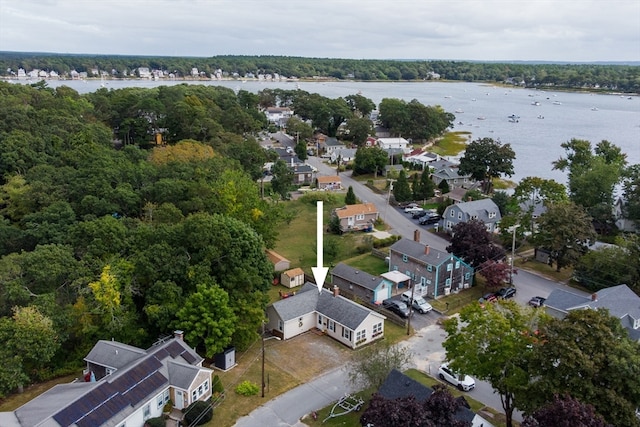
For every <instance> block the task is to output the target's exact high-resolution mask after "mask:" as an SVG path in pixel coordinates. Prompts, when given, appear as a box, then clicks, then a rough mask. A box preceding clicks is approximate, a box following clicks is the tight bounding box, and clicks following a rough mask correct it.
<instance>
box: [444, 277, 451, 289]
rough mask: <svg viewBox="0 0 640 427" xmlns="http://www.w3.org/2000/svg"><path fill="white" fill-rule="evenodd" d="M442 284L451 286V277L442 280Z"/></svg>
mask: <svg viewBox="0 0 640 427" xmlns="http://www.w3.org/2000/svg"><path fill="white" fill-rule="evenodd" d="M444 285H445V286H446V287H450V286H451V279H447V280H446V281H445V282H444Z"/></svg>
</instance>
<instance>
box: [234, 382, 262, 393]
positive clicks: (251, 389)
mask: <svg viewBox="0 0 640 427" xmlns="http://www.w3.org/2000/svg"><path fill="white" fill-rule="evenodd" d="M259 391H260V387H258V385H257V384H254V383H252V382H251V381H242V382H241V383H240V384H238V386H237V387H236V393H238V394H240V395H242V396H255V395H256V394H258V392H259Z"/></svg>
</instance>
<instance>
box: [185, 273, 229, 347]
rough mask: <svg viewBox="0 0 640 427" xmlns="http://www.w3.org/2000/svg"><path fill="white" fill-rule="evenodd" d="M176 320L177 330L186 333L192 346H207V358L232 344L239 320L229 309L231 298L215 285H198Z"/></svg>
mask: <svg viewBox="0 0 640 427" xmlns="http://www.w3.org/2000/svg"><path fill="white" fill-rule="evenodd" d="M176 316H177V320H176V322H175V327H176V328H180V329H182V330H184V331H186V334H185V340H186V341H187V342H188V343H189V344H190V345H193V346H194V347H196V346H204V349H205V354H206V356H207V357H213V356H214V355H215V354H216V353H220V352H222V351H223V350H224V349H225V348H226V347H227V346H228V345H229V344H231V339H232V337H233V333H234V331H235V325H236V316H235V314H234V313H233V310H232V309H231V308H230V307H229V295H227V293H226V292H225V291H224V290H223V289H221V288H220V287H219V286H218V285H216V284H215V283H208V284H200V285H198V286H197V290H196V291H195V292H194V293H192V294H191V295H189V297H187V299H186V301H185V302H184V306H183V307H182V308H181V309H180V310H179V311H178V313H177V315H176Z"/></svg>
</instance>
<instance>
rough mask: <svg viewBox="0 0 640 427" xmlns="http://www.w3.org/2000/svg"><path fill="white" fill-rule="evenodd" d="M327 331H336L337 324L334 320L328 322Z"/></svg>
mask: <svg viewBox="0 0 640 427" xmlns="http://www.w3.org/2000/svg"><path fill="white" fill-rule="evenodd" d="M327 329H329V330H330V331H332V332H335V331H336V322H334V321H333V320H327Z"/></svg>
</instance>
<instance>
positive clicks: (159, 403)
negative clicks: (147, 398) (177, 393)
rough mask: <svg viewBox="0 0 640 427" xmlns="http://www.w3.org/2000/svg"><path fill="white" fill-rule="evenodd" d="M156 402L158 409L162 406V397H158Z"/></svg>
mask: <svg viewBox="0 0 640 427" xmlns="http://www.w3.org/2000/svg"><path fill="white" fill-rule="evenodd" d="M157 402H158V408H162V407H163V406H164V397H163V396H162V395H159V396H158V398H157Z"/></svg>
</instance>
